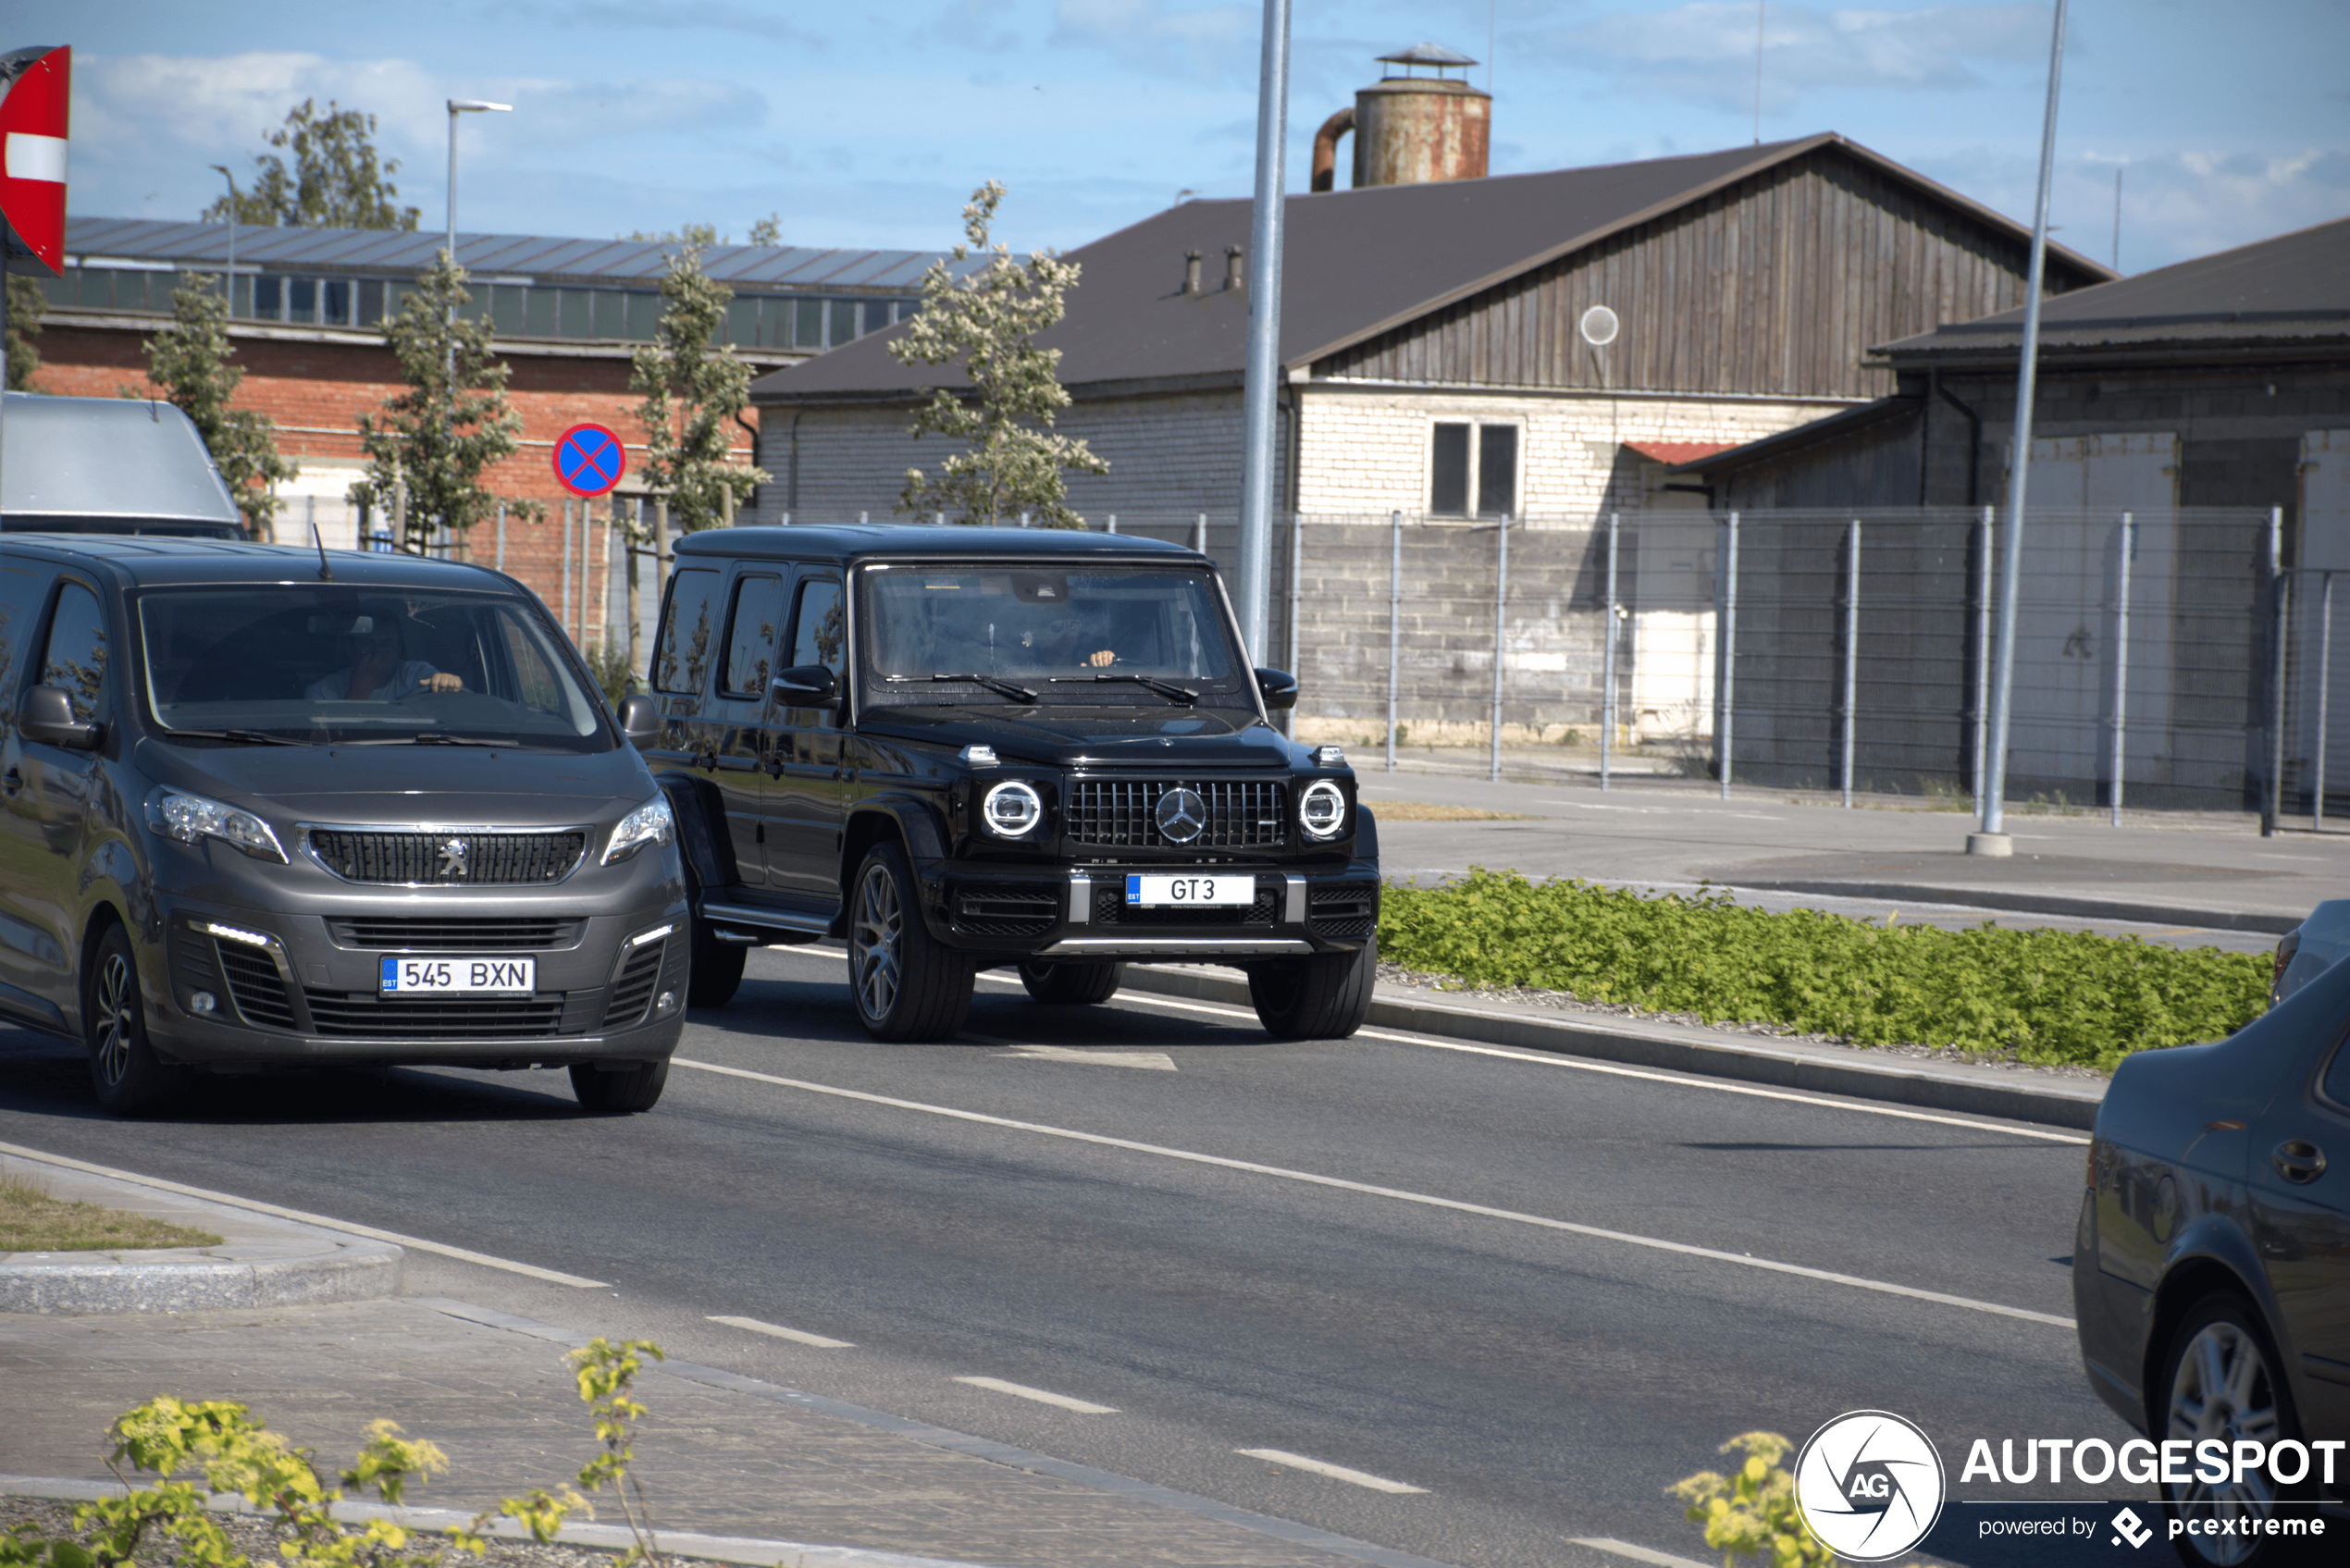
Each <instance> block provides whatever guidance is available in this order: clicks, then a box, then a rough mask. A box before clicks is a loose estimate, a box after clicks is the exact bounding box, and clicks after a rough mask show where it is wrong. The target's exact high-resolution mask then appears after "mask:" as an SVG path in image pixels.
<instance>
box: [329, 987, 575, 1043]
mask: <svg viewBox="0 0 2350 1568" xmlns="http://www.w3.org/2000/svg"><path fill="white" fill-rule="evenodd" d="M306 994H307V995H308V997H309V1000H310V1022H311V1029H312V1031H313V1032H314V1033H317V1034H321V1035H326V1036H329V1037H340V1038H343V1039H350V1040H530V1039H537V1038H539V1037H542V1036H545V1035H550V1034H556V1033H560V1032H561V1031H562V1028H563V997H561V996H514V997H486V996H466V997H448V998H445V999H442V1000H437V1001H426V1000H423V999H421V998H416V999H411V998H408V997H388V996H377V995H371V994H368V993H366V992H360V991H311V992H308V993H306Z"/></svg>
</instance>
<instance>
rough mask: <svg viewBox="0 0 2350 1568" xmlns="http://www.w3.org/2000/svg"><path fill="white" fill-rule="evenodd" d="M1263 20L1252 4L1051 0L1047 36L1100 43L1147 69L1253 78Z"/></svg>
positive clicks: (1121, 61) (1129, 63)
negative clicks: (1191, 5)
mask: <svg viewBox="0 0 2350 1568" xmlns="http://www.w3.org/2000/svg"><path fill="white" fill-rule="evenodd" d="M1262 31H1263V20H1262V19H1261V18H1260V17H1259V16H1258V14H1257V12H1256V10H1255V7H1254V6H1206V7H1202V8H1182V7H1178V6H1170V5H1169V4H1168V3H1167V0H1056V4H1055V5H1054V7H1053V33H1052V41H1053V42H1054V43H1065V44H1076V45H1079V46H1081V47H1086V48H1094V49H1100V50H1102V51H1104V52H1106V53H1107V54H1108V55H1110V56H1112V57H1113V58H1115V59H1117V60H1118V61H1119V64H1121V65H1124V66H1127V67H1130V68H1136V69H1142V70H1147V71H1150V72H1152V73H1153V74H1166V73H1169V72H1180V73H1181V74H1184V75H1189V76H1194V77H1201V78H1231V77H1233V76H1235V75H1238V76H1242V77H1248V78H1254V77H1255V74H1256V66H1257V54H1258V41H1259V39H1260V37H1261V36H1262Z"/></svg>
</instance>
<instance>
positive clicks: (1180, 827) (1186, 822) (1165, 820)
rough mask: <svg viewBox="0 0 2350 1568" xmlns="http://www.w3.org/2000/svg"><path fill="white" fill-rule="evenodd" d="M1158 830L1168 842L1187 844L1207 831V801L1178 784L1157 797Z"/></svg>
mask: <svg viewBox="0 0 2350 1568" xmlns="http://www.w3.org/2000/svg"><path fill="white" fill-rule="evenodd" d="M1157 817H1158V831H1159V833H1161V834H1162V835H1163V836H1164V837H1165V838H1166V839H1167V841H1168V842H1169V844H1189V843H1191V841H1192V840H1194V839H1195V838H1197V837H1198V836H1199V835H1200V834H1201V833H1205V832H1206V831H1207V802H1206V801H1205V800H1203V799H1201V798H1200V794H1199V791H1197V790H1195V789H1186V788H1183V787H1182V786H1181V785H1180V784H1179V785H1178V786H1176V787H1175V788H1173V789H1170V790H1169V791H1168V792H1167V793H1166V794H1165V795H1162V796H1159V797H1158V812H1157Z"/></svg>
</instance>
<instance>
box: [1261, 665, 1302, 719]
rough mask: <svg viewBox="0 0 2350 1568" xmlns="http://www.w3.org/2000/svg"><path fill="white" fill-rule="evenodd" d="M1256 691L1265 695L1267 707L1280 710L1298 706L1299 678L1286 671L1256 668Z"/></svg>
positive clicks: (1262, 667)
mask: <svg viewBox="0 0 2350 1568" xmlns="http://www.w3.org/2000/svg"><path fill="white" fill-rule="evenodd" d="M1256 689H1257V690H1258V691H1260V692H1263V693H1264V694H1265V706H1266V707H1268V708H1270V709H1275V710H1280V709H1283V708H1294V707H1296V706H1297V677H1296V676H1295V675H1292V674H1291V673H1289V672H1288V671H1286V670H1268V669H1266V668H1265V667H1264V666H1263V665H1261V664H1260V665H1258V666H1257V667H1256Z"/></svg>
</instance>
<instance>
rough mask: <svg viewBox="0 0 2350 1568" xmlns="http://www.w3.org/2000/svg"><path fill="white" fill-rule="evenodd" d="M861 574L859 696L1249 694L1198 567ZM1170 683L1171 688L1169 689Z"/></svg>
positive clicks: (1144, 701)
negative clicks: (866, 672)
mask: <svg viewBox="0 0 2350 1568" xmlns="http://www.w3.org/2000/svg"><path fill="white" fill-rule="evenodd" d="M862 575H863V582H864V595H865V627H866V630H865V634H864V635H865V640H866V646H867V648H868V650H869V651H868V668H869V669H870V670H871V671H872V681H871V682H870V683H869V696H870V698H872V700H876V701H880V702H884V703H955V704H963V703H970V702H987V703H997V702H1003V701H1007V700H1018V701H1026V700H1042V701H1044V702H1047V703H1066V702H1084V703H1087V704H1089V705H1090V704H1112V705H1116V706H1120V707H1124V706H1131V705H1135V704H1141V705H1145V706H1151V707H1159V708H1163V707H1165V706H1167V704H1168V702H1169V700H1191V699H1195V700H1199V701H1203V702H1206V703H1208V704H1209V705H1211V706H1231V704H1232V703H1234V702H1238V703H1240V704H1242V705H1243V706H1245V705H1247V703H1249V702H1250V701H1251V700H1253V696H1252V695H1251V694H1249V690H1248V687H1247V685H1245V683H1244V681H1243V668H1244V666H1243V661H1242V660H1241V659H1240V657H1239V654H1238V650H1237V649H1236V648H1234V647H1233V645H1232V639H1231V635H1230V633H1229V631H1228V630H1227V628H1226V623H1225V616H1224V608H1223V603H1222V599H1221V597H1220V596H1219V595H1218V593H1217V592H1216V586H1215V583H1214V581H1213V580H1212V579H1211V578H1209V576H1208V575H1207V574H1206V573H1204V572H1200V571H1197V570H1193V569H1186V568H1180V567H1179V568H1169V567H1156V568H1154V567H1133V566H1119V567H1108V568H1098V567H1097V568H1087V569H1075V570H1071V569H1062V568H1052V567H1043V568H1037V569H1029V568H1025V567H1021V568H1009V567H1005V566H990V567H984V568H972V567H959V566H943V567H939V566H897V565H895V564H892V565H890V566H887V567H883V566H872V567H869V568H868V569H867V570H866V571H865V572H864V574H862ZM973 675H984V676H987V677H988V680H986V681H983V682H978V681H971V680H969V679H968V677H970V676H973ZM940 677H966V678H965V679H959V680H957V679H941V678H940ZM1014 690H1018V691H1033V692H1034V693H1035V694H1036V697H1035V698H1014V697H1012V696H1010V693H1011V692H1012V691H1014ZM1177 690H1180V691H1181V693H1182V694H1183V695H1182V697H1181V698H1170V693H1172V692H1175V691H1177ZM1235 694H1240V695H1237V696H1236V695H1235ZM1219 698H1221V699H1222V700H1221V702H1220V703H1219V701H1218V699H1219Z"/></svg>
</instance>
